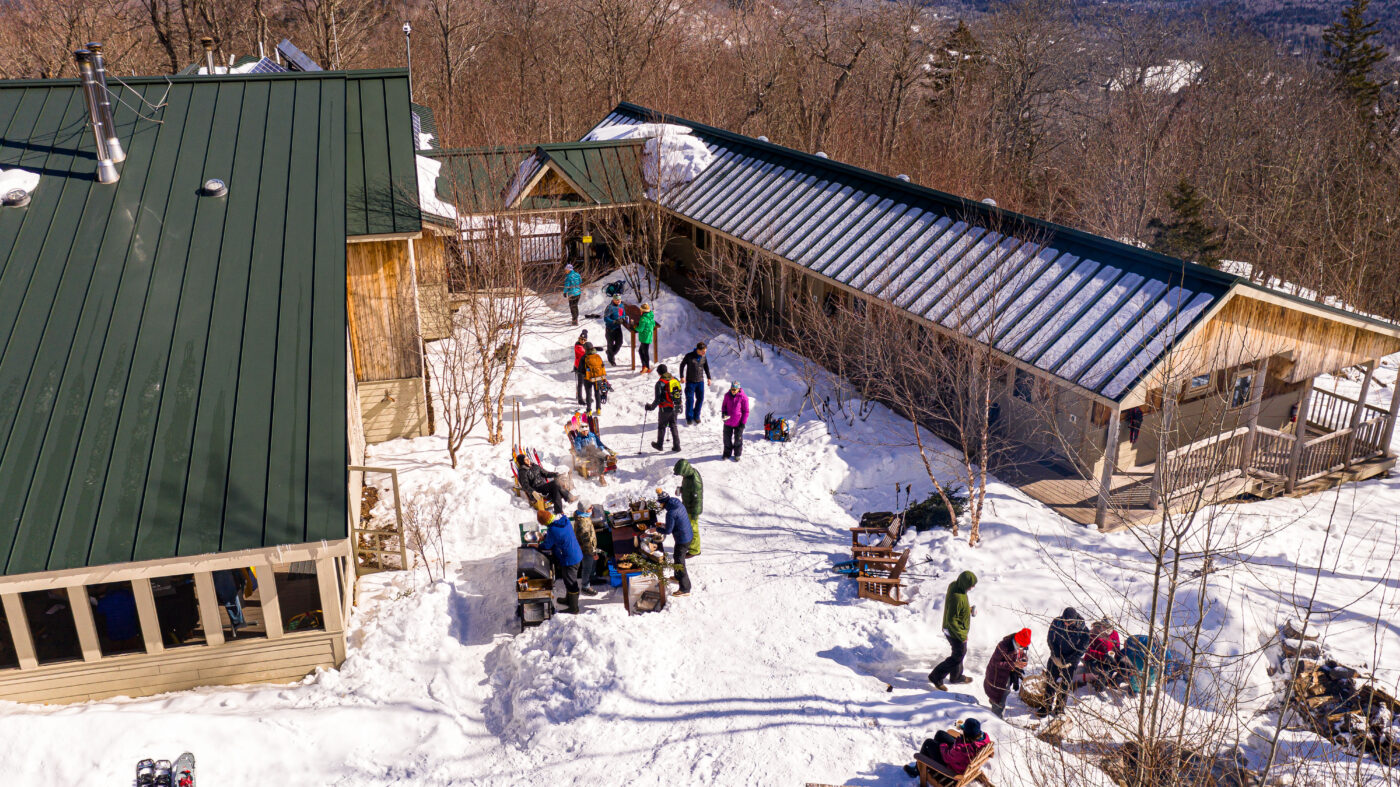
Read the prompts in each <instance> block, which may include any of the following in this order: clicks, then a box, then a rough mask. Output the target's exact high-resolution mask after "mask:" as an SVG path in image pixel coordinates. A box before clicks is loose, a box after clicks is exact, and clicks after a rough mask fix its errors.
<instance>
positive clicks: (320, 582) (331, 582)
mask: <svg viewBox="0 0 1400 787" xmlns="http://www.w3.org/2000/svg"><path fill="white" fill-rule="evenodd" d="M316 589H317V591H318V592H319V593H320V595H321V620H323V621H324V622H325V624H326V633H327V634H333V633H339V632H342V631H344V630H345V614H344V607H343V606H342V604H343V599H341V590H340V582H339V581H337V580H336V578H335V558H331V557H323V558H317V560H316ZM332 643H333V644H332V646H331V647H332V648H333V649H334V651H335V663H336V665H337V666H339V665H340V663H341V662H342V661H344V660H345V640H344V638H343V637H335V638H333V639H332Z"/></svg>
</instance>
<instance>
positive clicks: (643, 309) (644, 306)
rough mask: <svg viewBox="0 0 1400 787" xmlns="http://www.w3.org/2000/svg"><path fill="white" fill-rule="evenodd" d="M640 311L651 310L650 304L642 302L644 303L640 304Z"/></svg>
mask: <svg viewBox="0 0 1400 787" xmlns="http://www.w3.org/2000/svg"><path fill="white" fill-rule="evenodd" d="M642 311H644V312H649V311H651V304H650V303H644V304H642Z"/></svg>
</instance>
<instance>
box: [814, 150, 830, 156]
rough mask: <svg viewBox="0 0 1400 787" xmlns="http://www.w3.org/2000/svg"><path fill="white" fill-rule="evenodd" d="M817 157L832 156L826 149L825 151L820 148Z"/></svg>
mask: <svg viewBox="0 0 1400 787" xmlns="http://www.w3.org/2000/svg"><path fill="white" fill-rule="evenodd" d="M817 158H831V157H830V156H828V155H826V151H824V150H818V151H817Z"/></svg>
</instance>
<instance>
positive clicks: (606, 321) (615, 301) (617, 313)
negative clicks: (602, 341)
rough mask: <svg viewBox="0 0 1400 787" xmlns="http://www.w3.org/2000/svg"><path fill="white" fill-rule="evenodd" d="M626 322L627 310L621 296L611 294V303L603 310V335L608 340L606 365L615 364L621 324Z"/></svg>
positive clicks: (619, 342) (620, 342)
mask: <svg viewBox="0 0 1400 787" xmlns="http://www.w3.org/2000/svg"><path fill="white" fill-rule="evenodd" d="M626 324H627V310H626V309H625V308H623V306H622V296H621V295H614V296H612V303H610V304H608V308H606V309H604V310H603V328H604V336H605V337H606V338H607V341H608V366H617V353H618V351H619V350H621V349H622V326H624V325H626Z"/></svg>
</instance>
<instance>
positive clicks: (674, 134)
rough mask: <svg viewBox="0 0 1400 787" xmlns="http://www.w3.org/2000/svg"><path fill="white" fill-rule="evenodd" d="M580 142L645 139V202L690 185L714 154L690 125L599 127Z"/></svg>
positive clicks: (643, 169)
mask: <svg viewBox="0 0 1400 787" xmlns="http://www.w3.org/2000/svg"><path fill="white" fill-rule="evenodd" d="M605 123H606V121H605ZM583 139H584V141H585V142H603V141H612V140H620V139H645V140H646V141H647V142H646V147H645V148H643V150H642V177H643V178H645V179H646V182H647V198H648V199H656V196H657V194H658V193H660V194H670V193H671V192H672V191H674V190H675V189H677V188H679V187H680V186H683V185H685V184H687V183H690V182H691V181H693V180H695V179H696V178H698V177H700V173H702V172H704V171H705V168H706V167H709V166H710V164H711V163H713V162H714V160H715V156H714V153H712V152H710V149H709V147H708V146H706V145H705V143H704V142H702V141H700V138H699V137H697V136H695V134H694V133H693V130H692V129H691V128H690V127H689V126H682V125H678V124H675V123H638V124H626V123H621V124H616V125H604V124H600V125H599V126H598V127H596V128H594V129H593V130H592V131H590V132H588V135H587V136H585V137H584V138H583Z"/></svg>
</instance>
